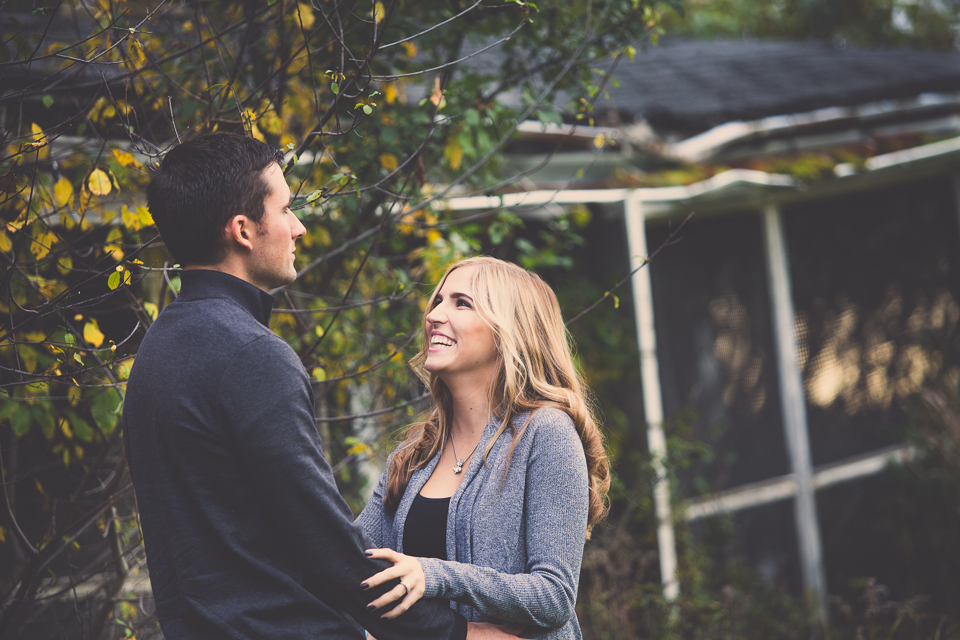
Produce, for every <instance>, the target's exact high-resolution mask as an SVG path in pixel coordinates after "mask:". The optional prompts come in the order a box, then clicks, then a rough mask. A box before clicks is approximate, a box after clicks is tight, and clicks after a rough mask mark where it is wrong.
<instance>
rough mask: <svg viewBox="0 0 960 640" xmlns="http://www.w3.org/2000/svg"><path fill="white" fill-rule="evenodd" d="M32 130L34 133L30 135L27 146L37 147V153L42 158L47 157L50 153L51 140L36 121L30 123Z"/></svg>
mask: <svg viewBox="0 0 960 640" xmlns="http://www.w3.org/2000/svg"><path fill="white" fill-rule="evenodd" d="M30 132H31V133H32V134H33V135H31V136H30V142H29V143H27V146H29V147H30V149H36V150H37V155H38V156H39V157H41V158H46V157H47V156H48V155H49V154H50V148H49V146H48V145H49V144H50V141H49V140H47V134H45V133H44V132H43V129H41V128H40V125H38V124H37V123H36V122H34V123H32V124H31V125H30Z"/></svg>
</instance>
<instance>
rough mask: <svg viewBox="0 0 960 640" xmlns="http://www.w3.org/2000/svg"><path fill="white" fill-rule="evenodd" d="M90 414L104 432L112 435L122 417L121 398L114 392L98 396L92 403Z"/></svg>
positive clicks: (106, 392) (110, 391)
mask: <svg viewBox="0 0 960 640" xmlns="http://www.w3.org/2000/svg"><path fill="white" fill-rule="evenodd" d="M90 414H91V415H92V416H93V419H94V420H96V421H97V424H98V425H100V428H101V429H102V430H103V432H104V433H106V434H110V433H111V432H112V431H113V429H114V427H116V426H117V420H118V419H119V417H120V398H119V397H118V396H117V394H116V393H115V392H114V391H113V390H109V391H105V392H103V393H100V394H97V396H96V397H95V398H94V399H93V401H92V402H91V403H90ZM78 437H79V434H78Z"/></svg>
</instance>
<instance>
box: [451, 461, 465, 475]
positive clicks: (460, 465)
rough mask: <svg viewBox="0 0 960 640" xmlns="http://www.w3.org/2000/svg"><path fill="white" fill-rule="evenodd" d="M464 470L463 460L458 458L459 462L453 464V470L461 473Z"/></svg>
mask: <svg viewBox="0 0 960 640" xmlns="http://www.w3.org/2000/svg"><path fill="white" fill-rule="evenodd" d="M461 471H463V460H457V464H455V465H453V472H454V473H460V472H461Z"/></svg>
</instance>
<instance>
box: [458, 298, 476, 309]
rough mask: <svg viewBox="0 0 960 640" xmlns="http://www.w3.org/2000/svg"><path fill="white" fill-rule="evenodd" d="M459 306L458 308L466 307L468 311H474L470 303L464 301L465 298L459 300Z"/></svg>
mask: <svg viewBox="0 0 960 640" xmlns="http://www.w3.org/2000/svg"><path fill="white" fill-rule="evenodd" d="M457 306H458V307H466V308H467V309H472V308H473V307H471V306H470V303H469V302H467V301H466V300H464V299H463V298H460V299H459V300H457Z"/></svg>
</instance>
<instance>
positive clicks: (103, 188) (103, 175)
mask: <svg viewBox="0 0 960 640" xmlns="http://www.w3.org/2000/svg"><path fill="white" fill-rule="evenodd" d="M87 188H88V189H90V193H92V194H93V195H95V196H105V195H107V194H108V193H110V190H111V189H113V185H112V184H111V183H110V176H108V175H107V172H106V171H104V170H103V169H94V170H93V171H92V172H91V173H90V177H89V178H87Z"/></svg>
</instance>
